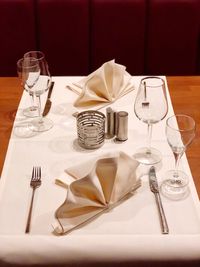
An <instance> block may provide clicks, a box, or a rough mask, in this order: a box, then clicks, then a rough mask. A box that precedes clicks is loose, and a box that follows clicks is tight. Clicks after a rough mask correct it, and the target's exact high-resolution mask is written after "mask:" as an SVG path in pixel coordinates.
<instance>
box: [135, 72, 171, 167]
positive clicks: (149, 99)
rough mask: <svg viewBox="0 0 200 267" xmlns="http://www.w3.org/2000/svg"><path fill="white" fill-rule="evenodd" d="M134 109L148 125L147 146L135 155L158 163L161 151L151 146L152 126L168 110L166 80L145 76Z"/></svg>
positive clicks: (139, 159)
mask: <svg viewBox="0 0 200 267" xmlns="http://www.w3.org/2000/svg"><path fill="white" fill-rule="evenodd" d="M134 111H135V114H136V116H137V118H138V119H139V120H141V121H142V122H144V123H146V124H147V126H148V143H147V147H143V148H140V149H139V150H138V151H136V153H135V154H134V155H133V156H134V158H135V159H136V160H137V161H139V162H140V163H143V164H150V165H153V164H156V163H158V162H160V161H161V159H162V155H161V153H160V151H158V150H157V149H155V148H152V147H151V136H152V126H153V124H155V123H158V122H159V121H161V120H162V119H163V118H164V117H165V116H166V115H167V112H168V104H167V96H166V88H165V82H164V80H163V79H162V78H160V77H145V78H143V79H142V80H141V82H140V85H139V90H138V93H137V96H136V99H135V104H134Z"/></svg>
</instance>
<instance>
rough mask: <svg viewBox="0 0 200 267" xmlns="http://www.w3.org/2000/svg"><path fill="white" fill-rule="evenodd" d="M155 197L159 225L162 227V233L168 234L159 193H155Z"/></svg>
mask: <svg viewBox="0 0 200 267" xmlns="http://www.w3.org/2000/svg"><path fill="white" fill-rule="evenodd" d="M155 198H156V203H157V206H158V211H159V215H160V223H161V227H162V233H163V234H169V227H168V224H167V220H166V217H165V212H164V209H163V205H162V201H161V198H160V194H159V193H155Z"/></svg>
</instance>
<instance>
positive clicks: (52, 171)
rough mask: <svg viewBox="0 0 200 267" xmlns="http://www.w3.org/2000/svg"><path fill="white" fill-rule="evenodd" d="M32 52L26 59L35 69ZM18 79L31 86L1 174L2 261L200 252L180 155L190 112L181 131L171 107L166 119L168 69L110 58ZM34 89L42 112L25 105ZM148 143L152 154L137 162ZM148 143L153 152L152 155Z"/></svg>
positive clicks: (190, 186)
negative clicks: (138, 71) (89, 67)
mask: <svg viewBox="0 0 200 267" xmlns="http://www.w3.org/2000/svg"><path fill="white" fill-rule="evenodd" d="M25 55H26V54H25ZM27 58H28V59H27ZM35 58H36V55H35V54H33V53H31V55H29V56H28V57H27V55H26V56H25V57H24V59H23V64H30V63H31V68H32V71H31V72H33V73H34V78H35V77H36V74H37V73H38V68H40V67H39V65H38V63H37V61H36V60H35ZM25 67H26V68H25ZM25 67H23V69H26V71H27V65H25ZM47 69H48V68H47ZM47 72H48V71H47ZM42 75H43V74H42V72H41V73H40V76H42ZM47 76H48V75H47ZM23 77H24V81H25V82H24V84H25V85H27V81H28V85H29V88H28V89H27V90H26V89H24V92H23V94H22V97H21V101H20V104H19V107H18V110H17V113H16V117H15V121H14V124H13V129H12V133H11V137H10V141H9V146H8V151H7V155H6V159H5V163H4V167H3V171H2V175H1V179H0V218H1V219H0V239H1V240H2V242H0V247H1V250H0V262H1V261H2V262H6V263H9V264H13V265H15V264H16V265H17V264H27V265H31V264H42V265H45V264H46V265H48V264H58V265H59V264H66V266H67V264H69V266H73V264H74V265H76V264H79V263H82V265H83V266H84V264H85V265H86V266H87V265H88V264H89V263H95V262H97V263H99V262H101V263H103V262H107V263H109V264H110V265H112V264H114V263H116V262H119V261H120V262H123V261H124V262H133V263H134V262H138V261H141V262H142V261H153V260H155V261H160V262H162V261H166V260H172V261H173V260H174V261H177V260H181V261H184V260H185V261H186V263H187V262H188V260H194V261H199V260H200V256H199V255H200V205H199V199H198V195H197V192H196V188H195V185H194V182H193V178H192V174H191V171H190V168H189V164H188V161H187V157H186V155H185V150H186V148H187V146H188V145H191V146H192V143H191V142H192V140H193V139H194V138H195V134H194V132H195V122H194V121H192V122H190V124H189V126H188V124H187V125H186V119H188V116H185V115H184V116H185V117H184V127H185V128H184V130H183V129H182V128H180V124H179V119H180V118H178V117H176V120H175V123H174V122H173V125H172V126H171V125H169V123H170V118H174V115H176V116H178V115H177V114H174V110H173V106H172V103H171V99H170V94H169V88H168V85H167V80H166V77H165V76H157V77H154V76H148V77H147V76H132V75H130V74H129V73H128V72H127V71H126V68H125V67H124V66H123V65H120V64H118V63H115V61H114V60H111V61H108V62H106V63H104V64H103V65H102V66H101V67H100V68H99V69H97V70H96V71H94V72H93V73H91V74H89V75H88V76H87V77H81V76H76V77H75V76H66V77H64V76H62V77H61V76H60V77H58V76H52V77H50V80H49V79H48V85H47V88H46V89H44V90H41V91H39V89H38V88H36V87H37V86H38V85H37V81H38V80H37V79H39V83H38V84H39V87H40V88H41V86H43V85H44V84H45V85H46V84H47V80H44V79H43V78H36V80H37V81H36V85H35V84H34V85H33V84H32V82H33V76H31V79H30V80H29V78H30V75H28V76H26V75H25V76H23ZM27 77H29V78H27ZM45 77H46V76H45ZM160 82H161V84H160ZM149 83H152V84H149ZM157 83H159V84H157ZM25 85H22V86H25ZM151 87H153V88H154V89H153V90H154V93H152V95H151V90H152V89H151V90H150V88H151ZM158 87H159V89H158V90H155V88H158ZM35 88H36V89H35ZM49 88H51V89H49ZM34 90H35V91H34ZM31 94H32V95H33V96H34V101H35V100H37V101H36V103H37V109H39V110H38V116H37V117H35V115H34V116H33V117H30V116H26V115H25V113H24V110H27V107H28V106H29V105H30V102H31V101H32V100H31V98H32V95H31ZM47 106H48V107H47ZM182 117H183V114H182ZM186 117H187V118H186ZM38 118H39V127H38V126H37V128H35V124H34V122H35V121H36V120H37V123H38ZM43 119H44V121H48V122H50V124H47V128H45V127H46V126H45V127H44V124H43ZM181 119H182V120H183V118H181ZM191 120H192V118H191ZM91 121H92V122H91ZM111 122H112V125H111ZM187 123H188V122H187ZM191 123H193V124H192V126H191ZM166 124H167V125H168V126H169V127H168V128H170V130H168V131H167V130H166ZM41 125H42V126H41ZM152 125H153V129H152ZM173 127H174V128H175V133H176V134H175V135H172V132H173V131H172V130H171V129H172V128H173ZM177 127H178V128H177ZM181 127H182V126H181ZM115 128H117V130H116V129H115ZM147 128H148V133H147ZM178 129H179V131H178ZM180 129H181V130H180ZM109 131H111V132H112V133H111V134H110V133H109V134H108V132H109ZM188 131H189V133H188ZM177 132H178V134H177ZM183 132H184V134H183ZM102 133H103V134H102ZM180 133H181V134H182V138H181V137H180ZM183 135H184V137H183ZM186 135H187V137H185V136H186ZM146 144H147V145H146ZM146 146H147V152H145V153H147V156H148V157H146V158H148V160H150V161H149V162H146V159H145V162H142V161H141V151H140V149H141V148H144V147H146ZM177 147H180V148H181V149H182V150H179V151H177V150H176V151H175V150H173V149H177ZM151 149H152V150H151ZM154 149H155V150H156V151H157V150H158V151H159V159H158V157H157V156H156V161H154V162H153V161H152V158H153V157H151V156H152V154H153V152H154ZM138 151H140V152H138ZM173 153H175V154H173ZM138 155H139V156H140V158H138ZM143 159H144V157H143V155H142V160H143ZM154 159H155V157H154ZM177 160H178V164H177V166H176V167H177V169H176V170H175V171H176V174H177V173H178V171H181V174H182V173H184V174H185V177H184V178H183V180H184V182H185V181H186V185H185V184H184V186H183V182H182V178H181V177H178V178H177V177H176V178H175V179H174V176H173V177H172V179H171V178H169V181H168V177H169V176H167V175H168V174H167V173H168V172H169V170H174V161H176V163H177ZM166 184H167V186H165V185H166ZM170 190H171V191H170ZM115 251H117V253H116V252H115ZM70 264H72V265H70ZM109 264H108V265H109ZM141 266H142V265H141ZM144 266H145V265H144Z"/></svg>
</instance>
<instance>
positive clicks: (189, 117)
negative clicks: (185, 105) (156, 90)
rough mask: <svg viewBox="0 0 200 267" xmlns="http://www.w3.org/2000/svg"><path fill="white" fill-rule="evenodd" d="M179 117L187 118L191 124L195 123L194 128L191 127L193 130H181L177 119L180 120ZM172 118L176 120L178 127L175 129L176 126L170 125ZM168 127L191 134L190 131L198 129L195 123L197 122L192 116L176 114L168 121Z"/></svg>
mask: <svg viewBox="0 0 200 267" xmlns="http://www.w3.org/2000/svg"><path fill="white" fill-rule="evenodd" d="M178 117H185V118H187V119H190V120H191V122H192V123H193V126H191V128H189V129H180V128H179V127H178V121H177V118H178ZM172 118H176V122H177V127H174V126H171V125H170V123H169V121H170V119H172ZM166 126H167V127H169V128H170V129H173V130H175V131H177V132H190V131H193V130H195V129H196V122H195V120H194V119H193V118H192V117H191V116H189V115H186V114H174V115H172V116H170V117H169V118H168V119H167V120H166Z"/></svg>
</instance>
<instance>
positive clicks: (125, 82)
mask: <svg viewBox="0 0 200 267" xmlns="http://www.w3.org/2000/svg"><path fill="white" fill-rule="evenodd" d="M131 79H132V76H131V75H130V74H129V73H128V72H127V71H126V67H125V66H123V65H120V64H117V63H115V60H111V61H108V62H106V63H104V64H103V65H102V66H101V67H100V68H98V69H97V70H96V71H94V72H92V73H91V74H90V75H88V76H87V77H85V78H83V79H82V80H81V81H79V82H78V83H73V84H72V85H70V86H68V88H70V89H71V90H72V91H74V92H75V93H77V94H78V95H79V97H78V98H77V99H76V101H75V103H74V106H75V107H80V108H89V107H94V106H96V105H106V104H108V103H112V102H114V101H116V100H117V99H118V98H120V97H122V96H124V95H125V94H127V93H129V92H130V91H132V90H133V89H134V85H133V83H131Z"/></svg>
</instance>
